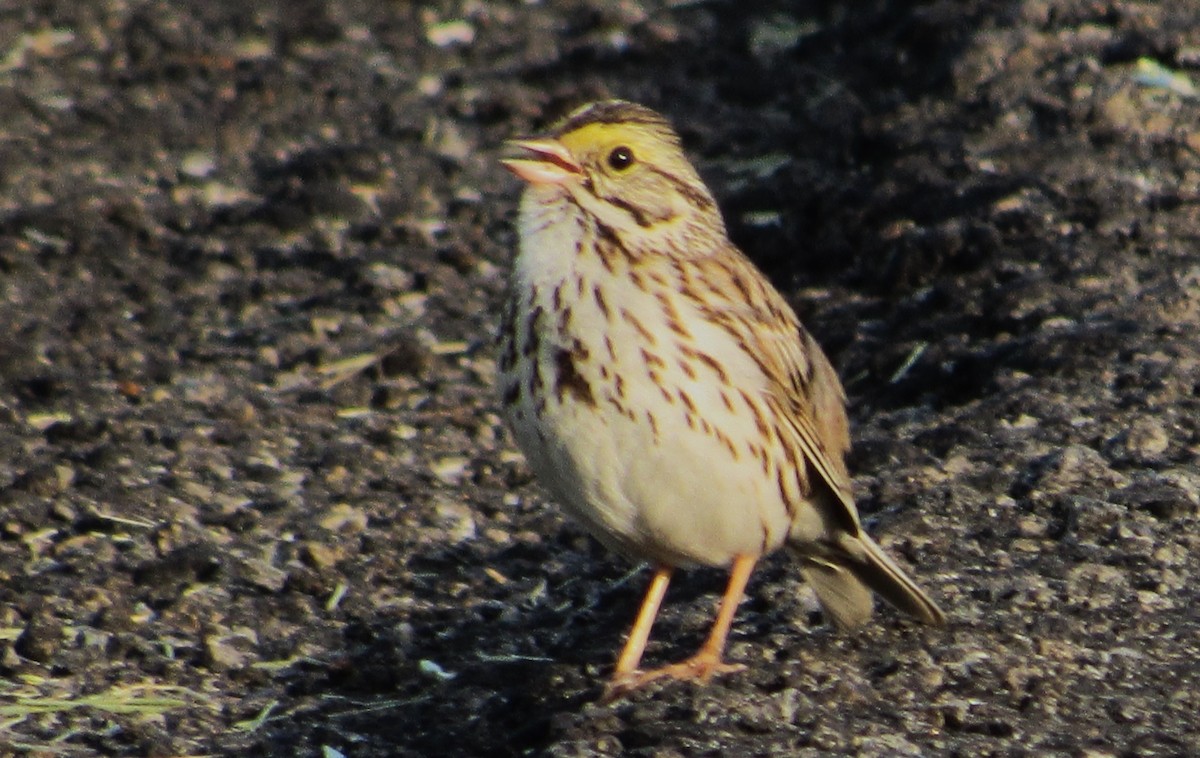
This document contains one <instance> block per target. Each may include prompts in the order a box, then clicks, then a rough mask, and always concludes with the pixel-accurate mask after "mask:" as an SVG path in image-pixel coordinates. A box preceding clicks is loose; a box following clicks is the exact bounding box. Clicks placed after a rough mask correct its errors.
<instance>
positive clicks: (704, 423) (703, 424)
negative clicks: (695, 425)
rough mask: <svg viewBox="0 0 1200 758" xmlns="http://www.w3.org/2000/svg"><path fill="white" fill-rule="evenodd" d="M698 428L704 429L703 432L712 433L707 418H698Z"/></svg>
mask: <svg viewBox="0 0 1200 758" xmlns="http://www.w3.org/2000/svg"><path fill="white" fill-rule="evenodd" d="M700 428H701V429H703V430H704V433H705V434H712V433H713V428H712V424H710V423H708V419H704V418H702V419H700Z"/></svg>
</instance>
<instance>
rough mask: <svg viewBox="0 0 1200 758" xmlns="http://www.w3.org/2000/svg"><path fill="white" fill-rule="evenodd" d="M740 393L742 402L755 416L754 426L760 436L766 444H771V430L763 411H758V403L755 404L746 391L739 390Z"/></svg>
mask: <svg viewBox="0 0 1200 758" xmlns="http://www.w3.org/2000/svg"><path fill="white" fill-rule="evenodd" d="M738 392H739V393H741V395H742V402H744V403H745V404H746V407H747V408H749V409H750V414H751V415H752V416H754V426H755V427H757V429H758V436H759V437H760V438H761V439H762V440H763V442H764V443H765V442H769V441H770V439H771V428H770V427H769V426H768V425H767V420H766V419H765V418H764V417H763V415H762V411H760V410H759V409H758V403H756V402H754V400H753V398H751V397H750V395H749V393H747V392H746V390H743V389H739V390H738Z"/></svg>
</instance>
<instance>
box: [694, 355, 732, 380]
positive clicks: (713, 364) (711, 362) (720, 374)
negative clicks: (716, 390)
mask: <svg viewBox="0 0 1200 758" xmlns="http://www.w3.org/2000/svg"><path fill="white" fill-rule="evenodd" d="M696 357H697V358H699V359H700V361H701V362H702V363H704V364H705V365H706V366H708V367H709V368H711V369H712V370H713V372H714V373H715V374H716V375H717V379H718V380H719V381H720V382H721V384H729V374H727V373H725V367H724V366H722V365H721V364H720V363H719V362H717V359H716V358H714V357H712V356H711V355H709V354H708V353H706V352H704V351H697V352H696Z"/></svg>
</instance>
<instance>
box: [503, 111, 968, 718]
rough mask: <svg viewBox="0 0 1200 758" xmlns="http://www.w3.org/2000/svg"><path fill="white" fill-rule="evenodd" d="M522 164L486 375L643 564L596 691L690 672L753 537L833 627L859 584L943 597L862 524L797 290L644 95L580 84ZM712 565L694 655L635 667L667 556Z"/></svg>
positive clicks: (712, 643) (711, 655) (583, 508)
mask: <svg viewBox="0 0 1200 758" xmlns="http://www.w3.org/2000/svg"><path fill="white" fill-rule="evenodd" d="M509 150H510V153H511V154H506V155H507V157H504V158H502V159H501V163H502V164H503V166H504V167H505V168H507V169H508V170H509V171H511V172H512V173H513V174H515V175H516V176H517V177H519V178H520V179H522V180H523V181H524V189H523V192H522V195H521V199H520V203H519V207H518V210H517V218H516V232H517V235H516V236H517V246H516V247H517V249H516V254H515V256H514V260H513V265H512V270H511V274H510V279H509V292H508V295H507V298H506V304H505V306H504V310H503V315H502V317H501V323H500V330H499V338H498V343H497V346H498V354H497V385H498V391H499V399H500V402H501V404H502V406H503V409H504V414H505V416H506V417H507V420H508V423H509V426H510V428H511V430H512V432H513V435H514V437H515V439H516V442H517V444H518V446H519V447H520V448H521V450H522V451H523V453H524V455H525V458H526V459H527V461H528V464H529V467H530V469H531V470H532V472H533V473H534V475H535V477H536V478H537V480H538V481H539V482H540V483H541V484H542V485H543V486H544V487H545V488H546V489H547V490H548V491H549V493H550V494H551V496H552V497H553V499H554V500H556V501H557V502H558V503H559V504H560V505H561V506H562V507H563V508H564V510H565V511H566V512H567V513H568V514H569V515H570V516H572V517H573V518H574V519H575V520H577V521H578V522H579V523H580V524H581V525H582V526H583V527H584V528H585V529H586V530H587V531H588V532H589V533H590V534H591V535H593V536H594V537H595V538H596V539H598V540H599V541H600V542H601V543H602V544H603V545H605V546H606V547H607V548H609V549H611V550H613V551H616V552H618V553H620V554H623V555H625V556H627V557H628V558H630V559H632V560H634V561H637V562H642V563H648V564H649V565H650V566H651V567H652V568H653V573H652V576H651V580H650V584H649V587H648V589H647V591H646V594H645V597H644V600H643V602H642V605H641V608H640V610H639V612H638V614H637V616H636V619H635V621H634V623H633V626H632V628H631V629H630V632H629V635H628V637H627V638H626V642H625V645H624V647H623V649H622V651H621V653H620V655H619V656H618V658H617V661H616V665H615V669H614V671H613V673H612V676H611V678H610V679H609V681H608V683H607V685H606V687H605V689H604V696H603V699H604V700H605V701H611V700H614V699H617V698H620V697H622V696H625V695H628V694H630V693H632V692H633V691H635V690H638V689H639V688H642V687H643V686H645V685H647V684H649V683H650V682H654V681H657V680H660V679H664V678H669V679H676V680H682V681H695V682H698V683H701V684H703V683H707V682H708V681H709V680H710V679H711V678H712V677H713V676H715V675H718V674H727V673H732V672H735V671H740V670H743V669H744V666H741V665H739V664H736V663H729V662H726V661H725V660H724V649H725V645H726V639H727V637H728V634H729V630H730V626H731V624H732V622H733V618H734V615H735V612H736V609H737V606H738V604H739V603H740V602H741V600H742V598H743V596H744V594H745V589H746V584H747V582H748V581H749V579H750V576H751V574H752V572H753V570H754V567H755V565H756V564H757V562H758V561H759V559H760V558H761V557H762V556H764V555H766V554H768V553H771V552H772V551H775V550H777V549H780V548H785V547H786V548H787V549H788V550H789V551H790V552H791V553H792V554H794V555H795V556H796V558H797V559H798V565H799V572H800V574H801V576H802V578H803V579H804V580H805V581H806V582H807V583H808V584H809V585H810V586H811V587H812V589H813V590H814V591H815V593H816V596H817V598H818V600H819V601H820V604H821V607H822V609H823V610H824V612H825V613H826V615H827V616H828V618H830V619H831V620H832V621H833V622H834V623H835V624H836V625H837V626H838V627H841V628H844V629H852V628H854V627H857V626H860V625H861V624H863V623H865V622H866V621H867V620H868V619H869V618H870V616H871V613H872V609H873V594H878V595H879V596H881V597H882V598H883V599H884V600H886V601H888V602H889V603H891V604H892V605H894V606H895V607H896V608H898V609H900V610H902V611H904V612H906V613H908V614H909V615H911V616H913V617H915V618H916V619H918V620H920V621H922V622H924V623H927V624H930V625H935V626H937V625H942V624H943V623H944V622H945V615H944V614H943V612H942V610H941V609H940V608H939V607H938V605H937V604H936V603H935V602H934V601H933V600H932V599H931V598H930V597H929V596H928V595H927V594H926V593H925V592H924V591H922V590H921V589H920V587H918V586H917V584H916V582H914V581H913V580H912V579H911V578H910V577H909V576H908V574H907V573H905V571H904V570H903V569H902V568H901V567H900V566H899V565H898V564H897V563H896V562H895V561H894V560H892V558H890V557H889V556H888V555H887V554H886V553H884V551H883V550H882V549H881V548H880V546H879V545H878V544H877V543H876V542H875V541H874V540H873V539H872V538H871V537H870V536H869V535H868V534H867V532H866V531H864V529H863V526H862V523H861V520H860V518H859V514H858V511H857V508H856V507H855V504H854V498H853V495H852V492H851V479H850V474H849V472H848V469H847V466H846V461H845V458H846V454H847V452H848V450H849V448H850V436H849V422H848V419H847V413H846V395H845V392H844V390H843V388H842V385H841V383H840V381H839V380H838V376H837V373H836V371H835V369H834V368H833V366H832V364H831V363H830V361H829V359H828V358H827V357H826V355H825V353H824V352H823V351H822V349H821V347H820V346H819V345H818V343H817V341H816V340H815V339H814V338H813V337H812V335H811V334H810V333H809V332H808V330H807V329H806V328H805V327H804V326H803V325H802V324H801V323H800V320H799V319H798V317H797V316H796V313H795V311H794V310H793V309H792V307H791V306H790V305H789V304H788V303H787V301H786V300H785V298H784V297H783V296H782V295H781V294H780V293H779V292H778V291H777V290H776V289H775V288H774V287H773V286H772V285H771V283H770V281H769V280H768V279H767V278H766V276H765V275H764V274H762V273H761V272H760V271H759V270H758V269H757V268H756V267H755V266H754V264H753V263H752V262H751V261H750V259H749V258H748V257H747V256H746V255H745V254H744V253H742V252H741V251H740V250H739V249H738V248H737V247H736V246H735V245H734V244H733V242H731V241H730V239H729V236H728V233H727V231H726V227H725V223H724V220H723V218H722V215H721V212H720V210H719V209H718V207H717V203H716V201H715V199H714V197H713V194H712V192H711V191H710V190H709V188H708V187H707V186H706V185H705V183H704V181H703V180H702V179H701V177H700V175H699V174H698V173H697V171H696V169H695V168H694V167H693V165H692V163H691V162H690V161H689V160H688V158H687V156H686V154H685V152H684V150H683V146H682V142H681V140H680V137H679V135H678V133H677V132H676V131H675V129H674V128H673V127H672V125H671V124H670V122H669V121H668V120H667V119H666V118H664V117H663V116H662V115H660V114H659V113H658V112H656V111H654V110H652V109H650V108H647V107H645V106H643V105H639V104H636V103H632V102H628V101H624V100H604V101H598V102H592V103H588V104H586V105H583V106H581V107H579V108H577V109H576V110H574V111H572V112H570V113H569V114H568V115H567V116H565V117H564V118H562V119H561V120H559V121H558V122H557V123H555V124H553V125H552V126H551V127H549V128H548V130H546V132H545V133H544V134H541V135H538V136H536V137H529V138H521V139H515V140H512V141H510V142H509ZM696 566H713V567H725V568H728V570H729V579H728V583H727V585H726V588H725V591H724V593H723V595H722V598H721V600H720V602H719V605H718V610H717V615H716V619H715V621H714V622H713V625H712V627H711V631H710V633H709V635H708V637H707V639H706V640H705V642H704V643H703V644H702V646H701V647H700V649H699V650H698V651H697V652H696V653H695V654H694V655H692V656H691V657H689V658H687V659H685V660H683V661H681V662H678V663H673V664H668V665H664V666H661V667H658V668H652V669H645V670H643V669H642V668H641V660H642V657H643V653H644V651H645V648H646V645H647V642H648V641H649V638H650V632H651V627H652V625H653V623H654V620H655V618H656V617H657V615H658V610H659V607H660V605H661V603H662V601H663V598H664V595H665V593H666V590H667V587H668V584H669V582H670V580H671V577H672V575H673V573H674V572H675V570H676V569H680V568H691V567H696Z"/></svg>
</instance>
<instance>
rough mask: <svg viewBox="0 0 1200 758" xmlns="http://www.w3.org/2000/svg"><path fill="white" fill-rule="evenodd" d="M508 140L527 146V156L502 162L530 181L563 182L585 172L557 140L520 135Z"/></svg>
mask: <svg viewBox="0 0 1200 758" xmlns="http://www.w3.org/2000/svg"><path fill="white" fill-rule="evenodd" d="M508 144H509V146H511V147H515V148H519V149H521V150H524V151H525V153H526V156H524V157H521V158H503V159H501V160H500V162H501V163H502V164H504V167H505V168H506V169H508V170H509V171H511V172H513V173H514V174H516V175H517V176H519V177H521V178H522V179H524V180H525V181H527V182H529V183H530V184H562V183H564V182H567V181H570V180H571V179H577V178H579V177H580V176H582V175H583V167H582V166H580V165H579V162H578V161H576V160H575V159H574V158H572V157H571V153H570V152H569V151H568V150H567V148H566V147H564V146H563V144H562V143H561V142H559V141H558V140H553V139H521V140H511V141H509V143H508Z"/></svg>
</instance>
